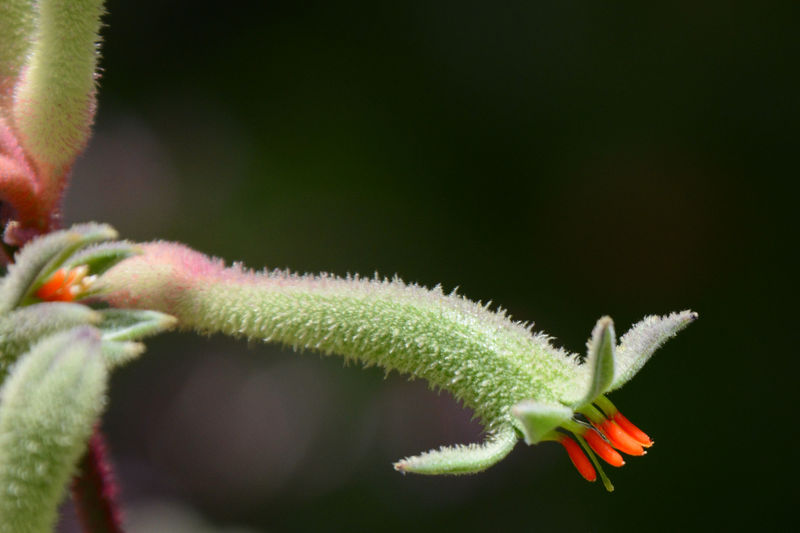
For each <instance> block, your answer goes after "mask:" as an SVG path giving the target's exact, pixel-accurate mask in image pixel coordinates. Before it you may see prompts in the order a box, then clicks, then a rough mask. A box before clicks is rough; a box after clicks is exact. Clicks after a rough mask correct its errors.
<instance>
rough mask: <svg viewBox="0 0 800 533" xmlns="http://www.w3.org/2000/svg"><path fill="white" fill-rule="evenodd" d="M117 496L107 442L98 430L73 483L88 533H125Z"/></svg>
mask: <svg viewBox="0 0 800 533" xmlns="http://www.w3.org/2000/svg"><path fill="white" fill-rule="evenodd" d="M116 496H117V484H116V482H115V480H114V473H113V471H112V469H111V463H110V462H109V461H108V451H107V447H106V443H105V439H104V438H103V434H102V433H101V432H100V428H99V427H95V428H94V433H92V437H91V438H90V439H89V448H88V449H87V450H86V455H84V456H83V459H82V460H81V463H80V470H79V472H78V474H77V475H76V476H75V477H74V478H73V480H72V499H73V501H74V502H75V509H76V511H77V513H78V518H79V519H80V522H81V525H82V526H83V531H84V532H85V533H123V530H122V518H121V513H120V509H119V505H118V503H117V498H116Z"/></svg>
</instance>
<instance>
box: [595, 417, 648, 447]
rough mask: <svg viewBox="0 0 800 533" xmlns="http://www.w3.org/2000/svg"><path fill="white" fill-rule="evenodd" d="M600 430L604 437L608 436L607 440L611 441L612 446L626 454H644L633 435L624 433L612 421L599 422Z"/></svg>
mask: <svg viewBox="0 0 800 533" xmlns="http://www.w3.org/2000/svg"><path fill="white" fill-rule="evenodd" d="M600 430H601V431H602V432H603V434H604V435H605V436H606V437H608V440H609V441H610V442H611V444H612V445H613V446H614V448H616V449H618V450H619V451H621V452H622V453H627V454H628V455H644V454H645V451H644V449H643V448H642V445H641V444H639V443H638V442H636V440H635V439H634V438H633V437H631V436H630V435H628V434H627V433H625V431H623V430H622V428H621V427H619V426H618V425H617V424H616V423H614V422H613V421H611V420H606V421H604V422H603V423H602V424H600Z"/></svg>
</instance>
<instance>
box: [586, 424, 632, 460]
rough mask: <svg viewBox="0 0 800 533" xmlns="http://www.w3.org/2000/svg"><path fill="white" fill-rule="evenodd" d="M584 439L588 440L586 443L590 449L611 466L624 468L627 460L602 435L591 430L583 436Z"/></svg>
mask: <svg viewBox="0 0 800 533" xmlns="http://www.w3.org/2000/svg"><path fill="white" fill-rule="evenodd" d="M583 438H584V439H586V443H587V444H588V445H589V447H590V448H591V449H593V450H594V452H595V453H596V454H597V455H599V456H600V457H602V458H603V460H604V461H605V462H607V463H608V464H610V465H611V466H622V465H624V464H625V460H624V459H622V456H621V455H620V454H619V453H617V450H615V449H614V448H612V447H611V445H610V444H609V443H607V442H606V441H605V440H603V437H601V436H600V433H598V432H597V431H595V430H593V429H590V430H588V431H587V432H586V433H585V434H584V435H583Z"/></svg>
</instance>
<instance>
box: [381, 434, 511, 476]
mask: <svg viewBox="0 0 800 533" xmlns="http://www.w3.org/2000/svg"><path fill="white" fill-rule="evenodd" d="M518 439H519V436H518V435H517V432H516V430H515V429H514V428H513V426H510V425H508V426H502V427H500V428H498V429H497V431H495V432H493V433H492V434H490V435H489V436H488V437H487V439H486V442H484V443H483V444H470V445H468V446H463V445H461V446H443V447H441V448H439V449H438V450H431V451H429V452H425V453H422V454H420V455H416V456H414V457H407V458H405V459H401V460H400V461H398V462H396V463H395V464H394V469H395V470H397V471H399V472H403V473H406V472H413V473H415V474H428V475H436V474H438V475H442V474H445V475H458V474H474V473H476V472H481V471H483V470H486V469H487V468H489V467H490V466H492V465H494V464H496V463H498V462H499V461H501V460H502V459H504V458H505V457H506V456H507V455H508V454H509V453H511V450H513V449H514V445H515V444H516V443H517V440H518Z"/></svg>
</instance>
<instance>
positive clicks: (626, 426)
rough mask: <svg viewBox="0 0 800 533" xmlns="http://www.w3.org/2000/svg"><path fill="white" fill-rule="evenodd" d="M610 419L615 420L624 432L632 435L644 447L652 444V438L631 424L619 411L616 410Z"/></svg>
mask: <svg viewBox="0 0 800 533" xmlns="http://www.w3.org/2000/svg"><path fill="white" fill-rule="evenodd" d="M612 420H613V421H614V422H616V423H617V425H618V426H619V427H620V428H621V429H622V430H623V431H624V432H625V433H627V434H628V435H630V436H631V437H633V439H634V440H635V441H636V442H638V443H639V444H641V445H642V446H644V447H645V448H649V447H650V446H652V445H653V444H654V443H653V439H651V438H650V437H649V436H648V435H647V433H645V432H644V431H642V430H641V429H639V428H638V427H636V426H635V425H633V423H632V422H631V421H630V420H628V419H627V418H626V417H625V416H623V415H622V413H620V412H619V411H617V413H616V414H615V415H614V416H613V418H612Z"/></svg>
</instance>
